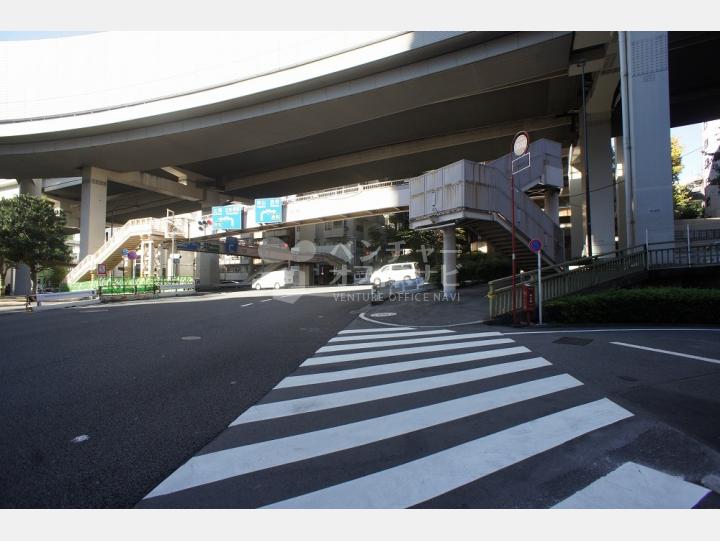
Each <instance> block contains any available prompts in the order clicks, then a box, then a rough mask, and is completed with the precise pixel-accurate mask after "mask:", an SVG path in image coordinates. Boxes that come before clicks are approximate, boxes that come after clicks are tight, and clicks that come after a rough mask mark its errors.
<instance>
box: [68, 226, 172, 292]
mask: <svg viewBox="0 0 720 541" xmlns="http://www.w3.org/2000/svg"><path fill="white" fill-rule="evenodd" d="M165 221H166V220H164V219H161V218H137V219H134V220H129V221H128V222H126V223H125V224H124V225H123V226H122V227H120V228H118V229H116V230H115V231H114V233H113V236H112V237H110V238H109V239H108V240H107V241H106V242H105V243H104V244H103V245H102V246H100V248H98V249H97V250H96V251H95V252H94V253H92V254H88V255H87V256H85V257H84V258H83V259H82V260H81V261H80V262H79V263H78V264H77V265H76V266H75V268H74V269H72V270H71V271H70V272H69V273H68V274H67V276H66V277H65V282H67V283H68V284H72V283H75V282H77V281H78V280H80V279H81V278H82V277H83V276H85V275H86V274H87V273H89V272H92V271H93V270H94V269H95V268H96V267H97V265H98V264H99V263H103V262H104V261H106V260H107V259H108V258H109V257H110V256H112V255H113V254H114V253H115V252H117V251H118V250H120V249H121V247H122V245H123V244H124V243H125V242H127V240H128V239H129V238H130V237H134V236H141V235H163V236H164V235H165V231H166V226H165Z"/></svg>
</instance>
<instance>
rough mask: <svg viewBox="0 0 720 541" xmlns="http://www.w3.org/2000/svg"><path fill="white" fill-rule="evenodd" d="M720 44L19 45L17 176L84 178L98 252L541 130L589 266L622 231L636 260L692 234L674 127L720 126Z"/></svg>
mask: <svg viewBox="0 0 720 541" xmlns="http://www.w3.org/2000/svg"><path fill="white" fill-rule="evenodd" d="M719 44H720V37H718V34H717V33H712V32H669V33H668V32H630V33H623V32H620V33H618V32H610V31H608V32H570V31H567V32H369V33H368V32H350V33H346V32H320V33H312V34H311V33H304V32H295V33H292V32H291V33H273V32H270V33H255V32H252V33H248V32H246V33H242V32H227V33H222V32H220V33H215V32H214V33H189V34H188V33H169V32H163V33H142V32H134V33H123V32H107V33H97V34H90V35H84V36H75V37H69V38H61V39H56V40H41V41H37V42H30V43H28V42H2V43H0V62H2V65H3V66H4V69H5V72H6V73H7V74H8V75H9V77H6V78H5V79H4V82H0V85H2V86H1V88H0V177H7V178H18V179H19V180H21V181H23V182H24V185H25V186H26V188H25V190H32V189H34V190H38V187H37V183H35V187H34V188H33V187H31V184H32V182H28V181H29V180H31V179H54V178H63V177H64V178H74V179H76V180H75V181H68V182H65V183H56V184H54V185H53V186H49V185H48V182H49V181H48V180H45V181H44V188H40V190H42V189H44V190H45V191H46V192H48V193H52V195H53V196H54V197H55V198H57V199H58V200H59V201H60V202H61V203H62V204H63V206H65V207H66V208H68V209H69V210H70V211H71V214H74V218H75V220H76V221H77V222H78V223H79V226H80V231H81V256H83V255H87V254H90V253H93V252H94V251H95V250H97V249H98V248H99V247H100V245H101V244H102V242H103V240H104V238H103V233H102V232H103V230H104V227H105V225H106V224H107V223H108V221H113V222H114V223H125V222H126V221H127V220H129V219H132V218H140V217H148V216H155V217H159V216H163V215H164V214H165V212H166V209H168V208H170V209H172V210H175V211H176V212H185V211H187V210H197V209H198V208H203V209H209V207H210V206H212V205H216V204H223V203H225V202H229V201H240V202H250V201H251V200H252V199H254V198H256V197H267V196H283V195H286V194H289V193H302V192H308V191H311V190H316V189H324V188H332V187H337V186H341V185H347V184H348V183H360V182H366V181H369V180H374V179H381V180H383V179H396V178H408V177H413V176H417V175H421V174H423V173H424V172H426V171H430V170H434V169H437V168H438V167H441V166H443V165H446V164H449V163H453V162H456V161H458V160H461V159H468V160H472V161H476V162H480V161H487V160H493V159H495V158H497V157H498V156H501V155H503V154H505V153H506V152H507V151H508V149H509V148H510V141H511V139H512V136H513V134H514V133H516V132H517V131H519V130H527V131H529V132H530V135H531V138H532V139H539V138H542V137H545V138H548V139H552V140H555V141H558V142H559V143H560V144H561V145H562V148H563V155H564V167H565V168H566V170H567V171H568V175H567V176H568V177H569V178H568V179H567V186H566V187H565V188H564V192H563V194H564V195H567V196H569V206H570V209H571V212H572V232H573V245H572V246H573V249H572V251H573V254H572V255H580V254H581V253H588V252H592V253H594V254H598V253H604V252H610V251H613V250H614V249H615V241H614V238H615V236H616V233H617V236H618V237H619V238H620V245H621V247H622V246H631V245H635V244H637V243H638V241H639V239H641V238H643V237H644V236H645V234H646V231H647V232H648V234H649V235H650V240H651V241H662V240H664V239H665V238H671V237H672V235H673V228H672V199H671V182H670V169H669V159H667V155H668V152H667V150H668V148H669V128H670V126H673V125H682V124H687V123H690V122H697V121H700V120H703V119H709V118H714V117H720V105H718V104H720V100H718V99H717V98H718V97H720V75H719V74H718V73H717V70H698V69H694V68H693V66H697V65H706V66H711V65H713V63H714V60H715V59H714V52H713V51H715V50H717V46H718V45H719ZM150 53H152V54H150ZM48 80H53V81H63V84H47V81H48ZM583 91H584V92H583ZM583 94H584V96H585V98H586V99H585V100H583ZM585 124H587V126H588V127H589V129H588V130H587V135H588V137H587V140H585V139H586V138H585V137H584V133H585V130H584V129H583V126H584V125H585ZM621 135H624V137H620V136H621ZM611 137H615V138H616V145H617V148H618V149H619V151H618V153H617V157H618V161H619V162H621V163H623V165H624V166H625V167H624V168H623V170H624V171H625V173H624V177H623V178H619V179H614V178H612V176H611V173H610V171H611V168H610V163H611V155H610V145H609V142H610V138H611ZM631 140H632V143H631V142H630V141H631ZM586 158H587V159H586ZM586 169H587V171H585V170H586ZM616 180H617V181H618V182H615V181H616ZM22 185H23V184H21V186H22ZM28 186H30V187H29V188H28ZM588 192H592V194H593V197H592V198H591V200H590V201H587V198H586V197H585V196H584V194H586V193H588ZM616 200H617V214H618V216H619V222H620V223H619V226H618V230H617V231H616V228H615V214H616V209H615V206H616V205H615V201H616ZM588 203H589V205H590V206H589V208H587V209H586V207H587V205H588ZM590 211H592V212H590ZM588 216H592V230H590V227H588V221H589V220H588Z"/></svg>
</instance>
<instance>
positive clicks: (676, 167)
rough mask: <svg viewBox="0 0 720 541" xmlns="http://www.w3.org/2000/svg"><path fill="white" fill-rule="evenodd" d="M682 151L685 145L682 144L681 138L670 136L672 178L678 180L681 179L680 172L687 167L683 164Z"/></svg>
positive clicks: (674, 180)
mask: <svg viewBox="0 0 720 541" xmlns="http://www.w3.org/2000/svg"><path fill="white" fill-rule="evenodd" d="M682 153H683V147H682V145H681V144H680V139H678V138H677V137H671V138H670V163H671V164H672V180H673V182H678V181H679V180H680V173H682V170H683V169H684V168H685V166H684V165H683V164H682Z"/></svg>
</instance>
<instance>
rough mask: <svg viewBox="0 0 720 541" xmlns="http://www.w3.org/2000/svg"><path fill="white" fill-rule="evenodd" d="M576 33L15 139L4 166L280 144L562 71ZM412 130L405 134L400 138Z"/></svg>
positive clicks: (49, 171) (44, 171) (170, 157)
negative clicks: (90, 128) (120, 125)
mask: <svg viewBox="0 0 720 541" xmlns="http://www.w3.org/2000/svg"><path fill="white" fill-rule="evenodd" d="M571 38H572V33H570V32H561V33H552V32H530V33H516V34H510V35H505V36H501V37H498V38H496V39H493V40H491V41H488V42H482V43H479V44H476V45H472V46H470V47H465V48H462V49H459V50H455V51H450V52H445V53H444V54H442V55H438V56H436V57H433V58H429V59H426V60H423V61H420V62H415V63H411V64H408V65H404V66H399V67H396V68H393V69H390V70H387V71H384V72H381V73H375V74H372V75H368V76H365V77H361V78H357V79H351V80H347V81H344V82H337V83H336V84H332V85H329V86H325V87H321V88H318V89H315V90H310V91H307V92H302V93H298V94H296V95H294V96H291V97H287V98H281V99H277V100H271V101H269V102H264V103H261V104H257V105H251V106H248V107H243V108H241V109H235V110H230V111H227V112H222V113H216V114H214V115H207V116H204V117H198V118H194V119H187V120H183V121H182V122H176V123H165V124H159V125H156V126H147V127H143V128H142V129H136V130H125V131H118V132H109V133H106V134H102V135H92V136H86V137H82V136H80V134H78V135H77V136H72V137H70V136H68V137H66V138H65V139H58V140H54V141H47V140H46V141H39V142H33V143H30V142H20V143H18V144H7V145H3V146H2V147H0V171H2V172H4V171H8V172H10V171H13V173H12V174H13V175H19V174H20V172H21V171H23V170H32V171H34V173H33V175H34V176H42V177H52V176H62V175H68V176H69V175H73V174H77V168H78V167H80V166H81V165H83V164H87V163H92V164H94V165H97V166H100V167H103V168H107V169H113V170H120V171H127V170H143V171H147V170H152V169H158V168H162V167H168V166H173V167H174V166H178V165H180V166H184V165H187V164H190V163H193V162H195V161H202V160H208V159H214V158H221V157H223V156H227V155H232V154H237V153H239V152H246V151H249V150H252V149H260V148H266V147H273V146H275V145H279V144H281V143H284V142H290V141H297V140H301V139H302V138H304V137H309V136H313V135H317V134H321V133H326V132H328V131H331V130H333V129H337V128H340V127H347V126H353V125H355V124H357V123H359V122H364V121H366V120H368V119H376V118H382V117H385V116H388V115H392V114H395V113H398V112H402V111H408V110H412V109H415V108H418V107H422V106H424V105H428V104H432V103H438V102H441V101H445V100H454V99H458V98H461V97H464V96H468V95H473V94H481V93H484V92H489V91H492V90H496V89H499V88H503V87H506V86H508V85H517V84H521V83H523V82H527V81H528V80H535V79H537V78H539V77H546V76H547V75H548V74H556V73H561V72H564V71H566V70H567V58H568V50H569V47H570V41H571ZM483 39H487V38H483ZM413 138H414V137H412V134H405V135H404V136H401V138H400V140H408V139H413ZM8 143H10V141H8ZM357 150H359V149H353V148H349V149H348V151H357ZM325 157H327V156H325ZM278 161H280V162H282V161H283V160H282V156H276V159H275V160H273V161H272V162H269V163H267V164H266V169H270V168H272V167H273V164H274V163H277V162H278ZM191 169H192V168H191ZM199 172H200V173H203V171H199ZM11 176H12V175H11ZM209 176H212V175H209Z"/></svg>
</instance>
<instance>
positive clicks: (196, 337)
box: [180, 336, 201, 340]
mask: <svg viewBox="0 0 720 541" xmlns="http://www.w3.org/2000/svg"><path fill="white" fill-rule="evenodd" d="M200 339H201V337H200V336H183V337H182V338H180V340H200Z"/></svg>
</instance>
